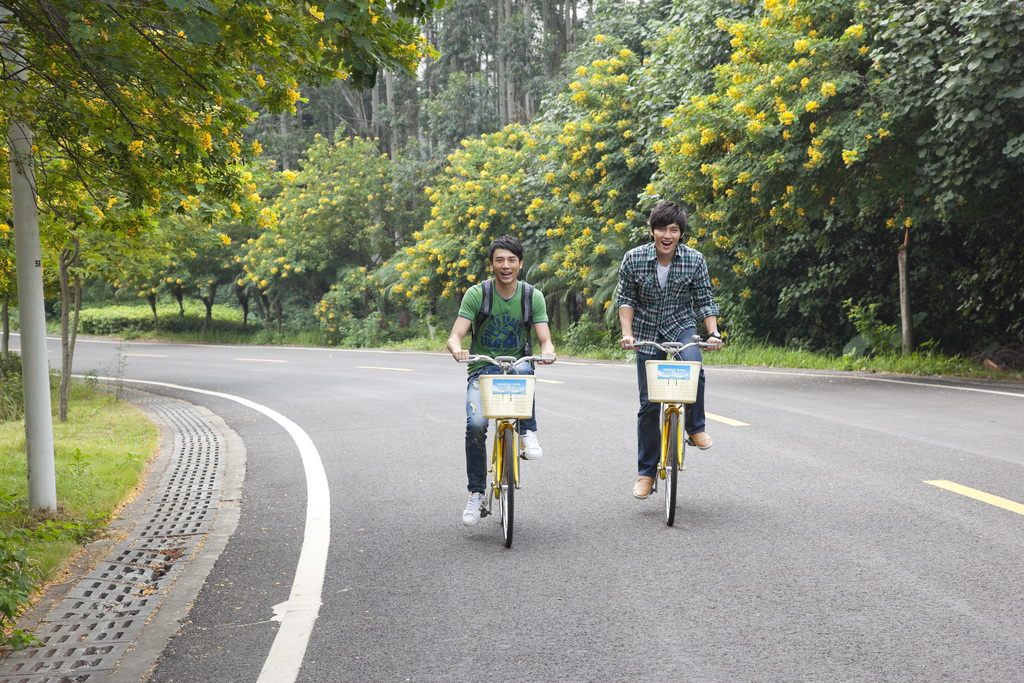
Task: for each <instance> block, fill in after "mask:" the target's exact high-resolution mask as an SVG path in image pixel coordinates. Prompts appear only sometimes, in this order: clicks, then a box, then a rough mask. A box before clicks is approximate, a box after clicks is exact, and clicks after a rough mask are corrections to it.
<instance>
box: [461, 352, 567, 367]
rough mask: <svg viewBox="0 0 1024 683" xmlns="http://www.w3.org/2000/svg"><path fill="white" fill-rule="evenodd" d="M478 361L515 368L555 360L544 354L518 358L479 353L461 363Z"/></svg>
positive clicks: (548, 362)
mask: <svg viewBox="0 0 1024 683" xmlns="http://www.w3.org/2000/svg"><path fill="white" fill-rule="evenodd" d="M477 361H486V362H488V363H490V364H491V365H497V366H498V367H502V368H514V367H516V366H517V365H521V364H522V363H529V362H530V361H538V362H541V363H544V364H545V365H550V364H552V363H554V362H555V359H554V358H545V357H544V356H523V357H522V358H516V357H515V356H495V357H494V358H491V357H490V356H485V355H484V354H477V355H473V356H470V357H469V358H467V359H466V360H460V361H458V362H459V363H475V362H477Z"/></svg>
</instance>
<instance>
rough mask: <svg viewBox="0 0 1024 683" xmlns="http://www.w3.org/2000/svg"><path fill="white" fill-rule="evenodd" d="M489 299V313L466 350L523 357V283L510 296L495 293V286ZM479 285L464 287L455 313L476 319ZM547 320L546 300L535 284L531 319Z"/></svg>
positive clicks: (473, 367) (471, 368) (480, 301)
mask: <svg viewBox="0 0 1024 683" xmlns="http://www.w3.org/2000/svg"><path fill="white" fill-rule="evenodd" d="M492 292H493V297H494V298H493V300H492V301H491V317H489V318H488V319H487V321H486V322H484V325H483V329H482V330H481V332H480V335H479V339H478V340H477V344H472V345H471V346H470V349H469V352H470V353H474V354H484V355H486V356H490V357H492V358H494V357H495V356H515V357H516V358H522V357H523V355H524V354H523V347H524V346H525V345H526V326H525V325H523V302H522V294H523V283H522V282H519V283H517V284H516V293H515V294H513V295H512V298H511V299H505V298H503V297H502V296H501V295H500V294H498V291H497V288H494V289H493V290H492ZM483 298H484V295H483V286H482V285H480V284H476V285H473V286H472V287H470V288H469V289H468V290H466V293H465V295H463V297H462V305H461V306H460V307H459V317H460V318H466V319H468V320H469V321H471V322H472V321H474V320H476V314H477V313H479V312H480V306H481V305H483ZM547 321H548V310H547V304H545V303H544V295H543V294H542V293H541V291H540V290H539V289H537V288H536V287H534V288H533V320H532V321H531V322H532V323H533V324H534V325H536V324H537V323H546V322H547ZM484 365H486V363H483V362H477V363H472V364H470V366H469V371H470V372H473V371H474V370H476V369H477V368H479V367H482V366H484Z"/></svg>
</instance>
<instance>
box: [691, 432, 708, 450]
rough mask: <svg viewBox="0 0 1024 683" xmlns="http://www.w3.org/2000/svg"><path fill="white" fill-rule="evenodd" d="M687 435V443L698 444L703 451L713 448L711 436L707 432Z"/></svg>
mask: <svg viewBox="0 0 1024 683" xmlns="http://www.w3.org/2000/svg"><path fill="white" fill-rule="evenodd" d="M686 436H687V437H688V438H687V439H686V443H688V444H690V445H691V446H696V447H697V448H699V449H701V450H702V451H706V450H707V449H709V448H711V437H710V436H708V433H707V432H699V433H697V434H687V435H686Z"/></svg>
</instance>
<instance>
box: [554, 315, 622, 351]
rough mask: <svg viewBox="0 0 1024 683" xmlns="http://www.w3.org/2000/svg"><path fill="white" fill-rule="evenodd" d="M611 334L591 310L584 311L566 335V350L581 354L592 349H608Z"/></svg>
mask: <svg viewBox="0 0 1024 683" xmlns="http://www.w3.org/2000/svg"><path fill="white" fill-rule="evenodd" d="M609 334H611V333H610V332H609V331H608V330H606V329H602V326H601V324H600V323H599V322H597V321H595V320H593V319H592V318H591V317H590V313H589V312H588V313H584V314H583V315H582V316H581V317H580V319H579V320H577V321H576V322H575V323H573V325H572V327H570V328H569V331H568V332H567V333H566V335H565V342H566V346H567V347H568V348H567V349H566V351H567V352H569V353H577V354H579V353H584V352H586V351H589V350H592V349H606V348H608V346H609V344H610V342H609V340H608V336H609Z"/></svg>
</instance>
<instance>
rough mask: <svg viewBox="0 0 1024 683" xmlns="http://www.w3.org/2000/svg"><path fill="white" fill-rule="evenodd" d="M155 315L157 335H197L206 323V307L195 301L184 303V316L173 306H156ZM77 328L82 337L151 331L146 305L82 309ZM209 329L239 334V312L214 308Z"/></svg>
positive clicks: (226, 308)
mask: <svg viewBox="0 0 1024 683" xmlns="http://www.w3.org/2000/svg"><path fill="white" fill-rule="evenodd" d="M156 313H157V325H158V327H159V331H160V332H201V331H202V329H203V322H204V321H205V320H206V307H205V306H203V304H202V303H200V302H198V301H187V302H185V315H184V316H182V315H181V313H180V311H179V310H178V305H177V304H176V303H174V304H157V307H156ZM250 324H251V323H250ZM78 325H79V327H78V329H79V331H80V332H81V333H82V334H95V335H109V336H135V335H138V334H140V333H143V332H150V331H152V330H153V311H152V310H151V309H150V308H149V306H107V307H104V308H85V309H82V312H81V315H80V316H79V323H78ZM213 328H214V329H215V330H217V331H220V332H237V333H242V332H243V328H242V312H241V311H239V310H236V309H233V308H230V307H228V306H221V305H214V307H213Z"/></svg>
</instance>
